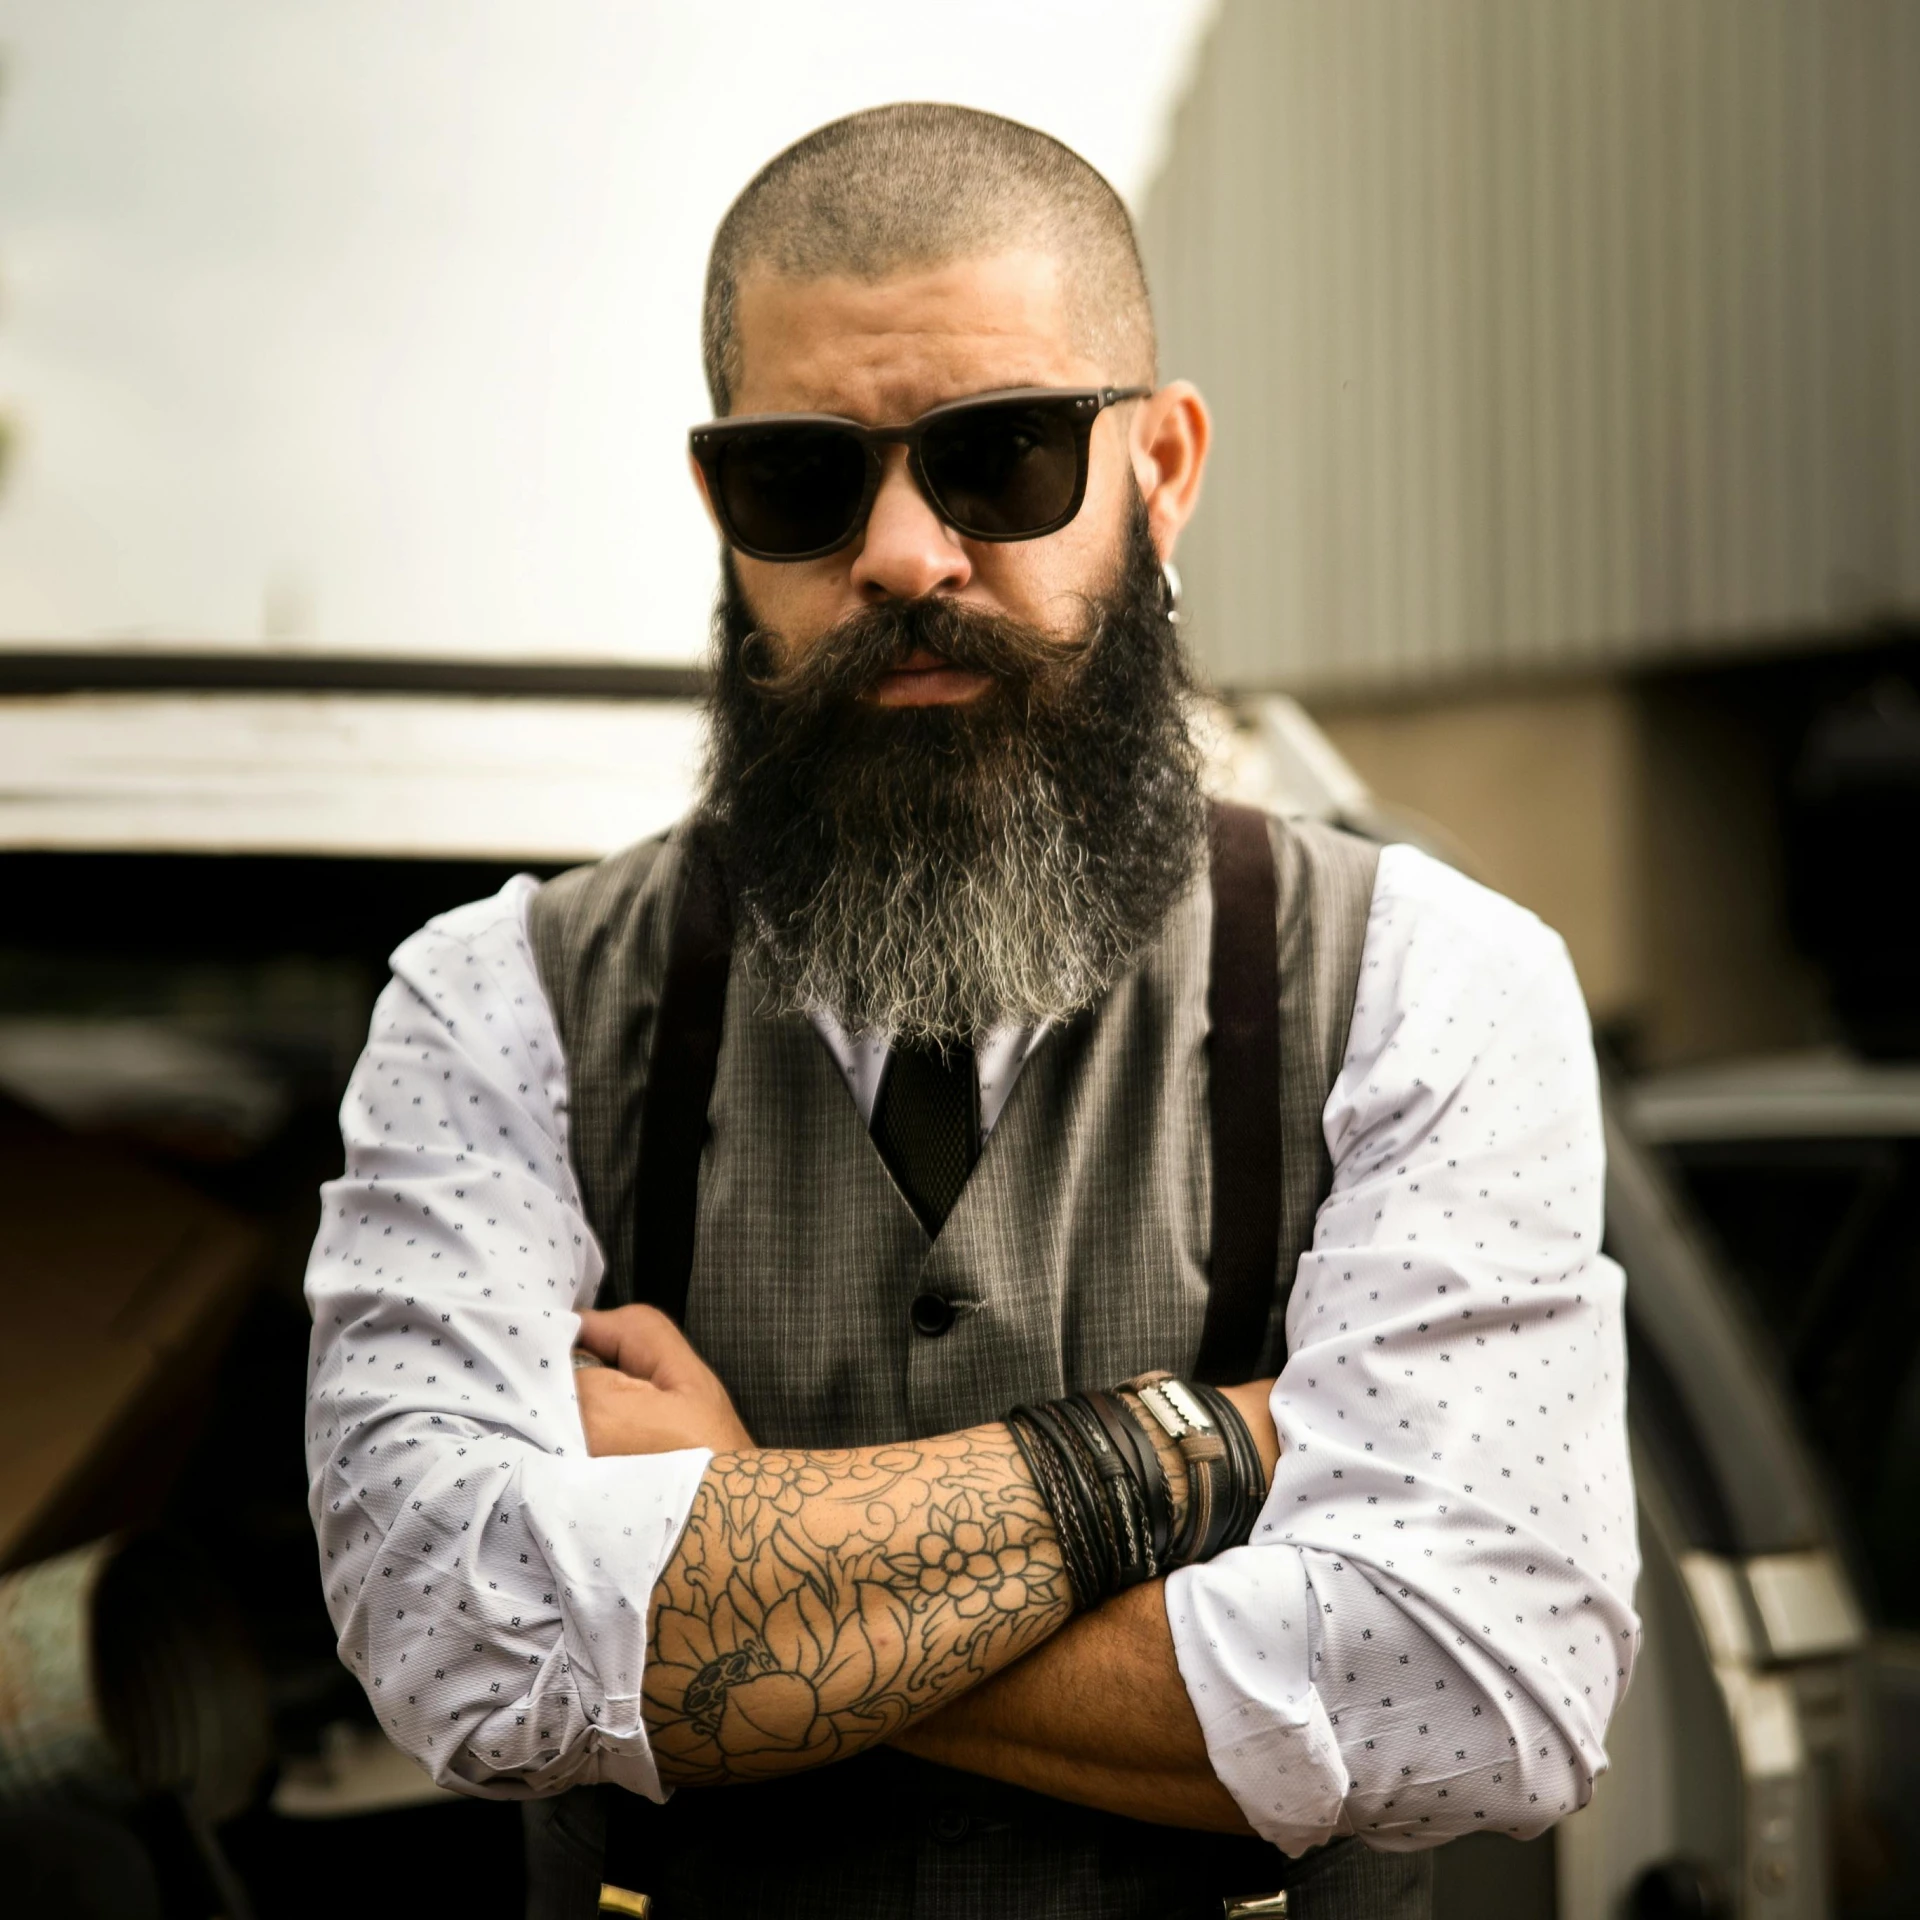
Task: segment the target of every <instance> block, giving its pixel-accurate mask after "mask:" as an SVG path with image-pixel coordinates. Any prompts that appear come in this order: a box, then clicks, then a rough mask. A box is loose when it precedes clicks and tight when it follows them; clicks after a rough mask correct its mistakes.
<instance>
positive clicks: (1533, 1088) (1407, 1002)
mask: <svg viewBox="0 0 1920 1920" xmlns="http://www.w3.org/2000/svg"><path fill="white" fill-rule="evenodd" d="M1325 1129H1326V1139H1327V1144H1328V1148H1329V1150H1330V1152H1331V1155H1332V1158H1333V1163H1334V1169H1335V1171H1334V1181H1333V1189H1332V1192H1331V1193H1330V1194H1329V1196H1328V1198H1327V1200H1326V1202H1325V1203H1324V1204H1323V1206H1322V1207H1321V1210H1320V1216H1319V1219H1318V1222H1317V1223H1316V1228H1315V1235H1314V1244H1313V1247H1312V1249H1311V1251H1309V1252H1308V1253H1307V1254H1306V1255H1305V1256H1304V1257H1303V1258H1302V1260H1301V1263H1300V1268H1299V1272H1298V1275H1297V1278H1296V1281H1295V1285H1294V1290H1293V1295H1292V1298H1291V1299H1290V1301H1289V1303H1288V1311H1287V1343H1288V1360H1287V1364H1286V1366H1285V1368H1284V1370H1283V1371H1282V1373H1281V1376H1280V1378H1279V1380H1278V1381H1277V1382H1276V1384H1275V1387H1274V1392H1273V1398H1272V1407H1273V1414H1274V1419H1275V1422H1276V1424H1277V1426H1278V1428H1279V1432H1280V1440H1281V1448H1282V1452H1281V1459H1280V1465H1279V1468H1278V1471H1277V1472H1276V1474H1275V1477H1274V1483H1273V1488H1272V1491H1271V1493H1270V1494H1269V1497H1268V1500H1267V1504H1266V1508H1265V1510H1264V1512H1263V1513H1262V1514H1261V1517H1260V1519H1259V1521H1258V1522H1257V1523H1256V1525H1255V1528H1254V1533H1253V1538H1252V1540H1251V1542H1250V1543H1249V1544H1248V1545H1247V1546H1244V1547H1241V1548H1238V1549H1236V1550H1235V1551H1233V1552H1231V1553H1227V1554H1223V1555H1222V1556H1221V1557H1220V1558H1219V1559H1217V1560H1215V1561H1213V1562H1212V1563H1211V1564H1209V1565H1207V1566H1204V1567H1196V1568H1192V1569H1188V1570H1186V1571H1183V1572H1181V1573H1178V1574H1175V1575H1174V1576H1173V1577H1172V1578H1171V1579H1170V1580H1169V1582H1168V1593H1167V1605H1168V1614H1169V1618H1170V1620H1171V1622H1172V1625H1173V1632H1174V1641H1175V1647H1176V1650H1177V1652H1178V1656H1179V1661H1180V1669H1181V1672H1182V1674H1183V1676H1184V1677H1185V1679H1186V1682H1187V1687H1188V1691H1189V1693H1190V1695H1191V1697H1192V1699H1193V1702H1194V1706H1195V1708H1196V1710H1197V1712H1198V1713H1199V1716H1200V1720H1201V1724H1202V1727H1203V1729H1204V1730H1205V1733H1206V1738H1207V1746H1208V1752H1209V1754H1210V1756H1211V1758H1212V1760H1213V1763H1214V1766H1215V1769H1216V1771H1217V1772H1218V1773H1219V1775H1220V1777H1221V1779H1222V1781H1223V1782H1224V1783H1225V1784H1226V1786H1227V1787H1228V1789H1229V1790H1230V1791H1231V1792H1232V1793H1233V1795H1234V1797H1235V1799H1236V1800H1238V1802H1239V1803H1240V1805H1241V1807H1242V1808H1243V1810H1244V1811H1245V1812H1246V1814H1247V1817H1248V1819H1249V1821H1250V1822H1251V1823H1252V1825H1253V1826H1254V1827H1255V1828H1256V1830H1257V1831H1259V1832H1260V1833H1261V1834H1263V1835H1264V1836H1265V1837H1266V1838H1268V1839H1270V1840H1272V1841H1273V1842H1274V1843H1275V1844H1276V1845H1279V1846H1282V1847H1284V1848H1286V1849H1287V1851H1289V1852H1295V1853H1297V1852H1299V1851H1300V1850H1301V1849H1303V1848H1304V1847H1307V1846H1311V1845H1313V1844H1315V1843H1317V1842H1319V1841H1321V1840H1324V1839H1327V1838H1328V1837H1330V1836H1332V1835H1334V1834H1338V1833H1358V1834H1360V1835H1362V1836H1363V1837H1365V1838H1366V1839H1367V1840H1368V1841H1370V1842H1371V1843H1372V1844H1374V1845H1377V1846H1386V1847H1418V1846H1423V1845H1431V1844H1433V1843H1434V1842H1435V1841H1437V1840H1442V1839H1446V1838H1449V1837H1451V1836H1453V1835H1455V1834H1458V1833H1463V1832H1471V1831H1475V1830H1477V1829H1479V1828H1482V1827H1489V1828H1493V1829H1495V1830H1497V1831H1500V1832H1503V1833H1509V1834H1516V1835H1522V1836H1528V1835H1532V1834H1535V1833H1538V1832H1540V1831H1541V1830H1543V1829H1544V1828H1545V1827H1547V1826H1548V1825H1550V1824H1551V1823H1552V1822H1553V1821H1554V1820H1556V1819H1558V1818H1559V1817H1560V1816H1561V1815H1562V1814H1564V1813H1569V1812H1571V1811H1573V1810H1574V1809H1575V1808H1576V1807H1579V1806H1582V1805H1584V1804H1585V1802H1586V1800H1587V1799H1588V1798H1589V1796H1590V1795H1591V1793H1592V1788H1593V1780H1594V1777H1595V1775H1596V1774H1597V1773H1598V1772H1599V1771H1600V1770H1601V1768H1602V1767H1604V1765H1605V1761H1606V1756H1605V1750H1604V1747H1603V1745H1602V1739H1603V1736H1604V1733H1605V1730H1606V1725H1607V1720H1608V1717H1609V1715H1610V1713H1611V1711H1612V1708H1613V1705H1614V1703H1615V1701H1616V1700H1617V1699H1618V1698H1619V1696H1620V1694H1621V1692H1622V1691H1623V1690H1624V1688H1625V1685H1626V1681H1627V1676H1628V1674H1629V1672H1630V1670H1631V1668H1632V1664H1633V1656H1634V1652H1635V1650H1636V1647H1637V1645H1638V1637H1639V1623H1638V1621H1637V1620H1636V1618H1635V1616H1634V1614H1633V1611H1632V1605H1631V1601H1632V1594H1633V1585H1634V1579H1635V1576H1636V1573H1637V1571H1638V1566H1639V1559H1638V1551H1637V1548H1636V1544H1635V1534H1634V1505H1633V1487H1632V1480H1631V1476H1630V1472H1629V1468H1628V1462H1627V1442H1626V1418H1625V1414H1626V1408H1625V1390H1626V1358H1625V1348H1624V1331H1623V1295H1624V1280H1623V1277H1622V1275H1621V1273H1620V1270H1619V1269H1618V1268H1617V1267H1616V1266H1615V1265H1614V1264H1613V1262H1612V1261H1610V1260H1608V1259H1606V1258H1605V1257H1604V1256H1603V1255H1602V1254H1601V1252H1600V1237H1601V1217H1602V1186H1603V1177H1604V1159H1603V1149H1602V1142H1601V1131H1600V1110H1599V1091H1598V1085H1597V1076H1596V1071H1595V1067H1594V1061H1593V1050H1592V1042H1591V1038H1590V1035H1589V1031H1588V1025H1587V1017H1586V1011H1585V1007H1584V1005H1583V1003H1582V1001H1581V998H1580V991H1579V987H1578V984H1577V982H1576V981H1575V979H1574V975H1573V969H1572V966H1571V964H1570V963H1569V961H1568V959H1567V957H1566V952H1565V949H1564V947H1563V946H1562V944H1561V942H1560V941H1559V939H1558V938H1557V936H1555V935H1553V934H1552V933H1550V932H1548V930H1547V929H1546V928H1545V927H1543V926H1542V925H1541V924H1540V922H1539V921H1537V920H1536V919H1534V917H1533V916H1532V915H1531V914H1528V913H1526V912H1525V911H1523V910H1522V909H1521V908H1519V907H1516V906H1514V905H1513V904H1512V903H1511V902H1510V901H1507V900H1503V899H1501V898H1500V897H1499V896H1498V895H1496V894H1493V893H1490V892H1488V891H1487V890H1486V889H1485V888H1482V887H1478V886H1475V885H1474V884H1473V883H1472V882H1470V881H1468V880H1465V879H1463V878H1462V877H1461V876H1460V875H1458V874H1456V873H1454V872H1452V871H1451V870H1450V869H1447V868H1445V867H1442V866H1440V865H1438V864H1437V863H1436V862H1434V861H1432V860H1429V859H1427V858H1425V857H1424V856H1422V855H1420V854H1418V853H1416V852H1414V851H1412V850H1411V849H1409V848H1405V847H1392V848H1389V849H1387V850H1386V852H1385V853H1384V854H1383V856H1382V858H1381V862H1380V873H1379V878H1378V881H1377V884H1376V887H1375V892H1374V899H1373V904H1372V910H1371V913H1370V916H1369V920H1368V928H1367V938H1366V944H1365V947H1364V950H1363V954H1362V961H1361V972H1360V988H1359V992H1358V995H1357V998H1356V1001H1355V1006H1354V1017H1353V1025H1352V1029H1351V1032H1350V1035H1349V1040H1348V1050H1347V1056H1346V1060H1345V1063H1344V1065H1343V1068H1342V1071H1341V1073H1340V1076H1339V1078H1338V1080H1337V1081H1336V1082H1335V1085H1334V1089H1333V1093H1332V1096H1331V1098H1330V1099H1329V1101H1328V1103H1327V1108H1326V1113H1325Z"/></svg>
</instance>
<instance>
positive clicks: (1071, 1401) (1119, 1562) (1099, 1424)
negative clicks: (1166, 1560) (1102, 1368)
mask: <svg viewBox="0 0 1920 1920" xmlns="http://www.w3.org/2000/svg"><path fill="white" fill-rule="evenodd" d="M1054 1405H1055V1407H1056V1408H1057V1409H1058V1411H1059V1414H1060V1417H1061V1418H1062V1419H1063V1420H1065V1421H1066V1422H1067V1424H1068V1425H1069V1426H1070V1427H1072V1429H1073V1430H1074V1435H1075V1437H1076V1438H1077V1439H1078V1440H1079V1442H1080V1444H1081V1445H1082V1446H1083V1447H1084V1448H1085V1449H1086V1451H1087V1453H1088V1455H1089V1456H1090V1457H1091V1459H1092V1462H1093V1469H1094V1472H1095V1474H1096V1475H1097V1476H1098V1485H1099V1487H1100V1491H1101V1492H1102V1493H1103V1494H1105V1495H1106V1500H1107V1512H1108V1515H1109V1518H1110V1520H1111V1523H1112V1524H1111V1528H1110V1531H1109V1536H1108V1537H1109V1541H1110V1544H1111V1546H1112V1549H1113V1553H1112V1562H1113V1588H1112V1591H1113V1592H1115V1593H1118V1592H1120V1591H1121V1589H1122V1588H1124V1587H1137V1586H1138V1585H1139V1584H1140V1583H1141V1581H1143V1580H1151V1579H1152V1578H1153V1573H1154V1553H1153V1526H1152V1522H1151V1520H1150V1519H1149V1517H1148V1514H1147V1503H1146V1496H1145V1493H1144V1490H1143V1489H1142V1488H1141V1486H1140V1484H1139V1480H1138V1478H1137V1476H1136V1472H1135V1468H1134V1463H1133V1456H1132V1454H1131V1453H1130V1452H1128V1453H1123V1452H1122V1451H1121V1450H1120V1448H1118V1447H1117V1446H1115V1445H1114V1442H1113V1436H1112V1435H1111V1434H1109V1433H1108V1432H1107V1429H1106V1425H1105V1423H1104V1422H1103V1421H1102V1420H1101V1418H1100V1416H1099V1414H1098V1412H1097V1411H1096V1410H1095V1409H1094V1406H1093V1404H1092V1402H1091V1400H1090V1399H1089V1398H1088V1396H1087V1395H1085V1394H1080V1393H1075V1394H1069V1395H1068V1396H1067V1397H1066V1398H1065V1399H1064V1400H1058V1401H1055V1402H1054Z"/></svg>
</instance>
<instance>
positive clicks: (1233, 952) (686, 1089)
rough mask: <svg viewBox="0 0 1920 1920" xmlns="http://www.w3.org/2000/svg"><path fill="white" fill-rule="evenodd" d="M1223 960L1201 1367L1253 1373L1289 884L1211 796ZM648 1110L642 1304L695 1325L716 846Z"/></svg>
mask: <svg viewBox="0 0 1920 1920" xmlns="http://www.w3.org/2000/svg"><path fill="white" fill-rule="evenodd" d="M1210 840H1211V856H1212V882H1213V952H1212V958H1211V961H1210V965H1209V976H1208V982H1207V1012H1208V1017H1209V1024H1210V1037H1209V1041H1208V1049H1209V1067H1208V1084H1209V1095H1208V1100H1209V1117H1210V1120H1211V1130H1212V1135H1213V1258H1212V1262H1211V1271H1210V1278H1209V1283H1208V1290H1207V1312H1206V1320H1205V1323H1204V1328H1203V1331H1202V1333H1201V1338H1200V1357H1199V1361H1198V1363H1197V1365H1196V1367H1195V1369H1194V1371H1195V1374H1196V1375H1197V1377H1198V1378H1199V1379H1201V1380H1204V1381H1207V1382H1210V1383H1213V1384H1226V1383H1230V1382H1232V1381H1236V1380H1244V1379H1246V1378H1247V1377H1248V1376H1249V1375H1250V1374H1251V1373H1252V1371H1253V1369H1254V1368H1255V1367H1256V1366H1257V1365H1258V1364H1259V1360H1260V1355H1261V1352H1262V1349H1263V1348H1264V1346H1265V1344H1266V1334H1267V1314H1268V1309H1269V1306H1270V1304H1271V1302H1272V1299H1273V1289H1274V1282H1275V1277H1276V1269H1277V1267H1278V1265H1279V1257H1280V1191H1281V1182H1280V1164H1281V1141H1280V1018H1279V948H1278V938H1277V933H1276V912H1277V892H1278V890H1277V887H1276V883H1275V879H1274V867H1273V848H1272V844H1271V842H1270V841H1269V839H1268V837H1267V820H1266V815H1265V814H1263V813H1261V812H1260V811H1258V810H1257V809H1256V808H1253V807H1239V806H1228V805H1225V804H1221V803H1215V805H1214V806H1213V807H1212V808H1211V823H1210ZM687 861H688V872H687V882H686V891H685V892H684V894H683V895H682V896H681V901H680V908H679V911H678V913H677V915H676V916H675V919H674V924H673V934H672V938H671V941H670V944H669V946H668V950H667V970H666V976H665V978H664V980H663V982H662V984H661V992H660V1007H659V1013H658V1016H657V1019H656V1023H655V1026H654V1034H653V1051H652V1054H651V1056H650V1060H649V1064H648V1069H647V1088H646V1098H645V1102H644V1104H643V1106H642V1109H641V1124H640V1165H639V1170H638V1174H637V1176H636V1179H635V1182H634V1195H633V1222H634V1232H633V1298H634V1299H636V1300H640V1301H645V1302H647V1303H648V1304H649V1305H652V1306H656V1307H658V1308H660V1309H661V1311H662V1312H664V1313H667V1314H670V1315H671V1316H672V1317H673V1318H674V1319H675V1320H676V1321H679V1320H684V1319H685V1317H686V1307H687V1282H688V1278H689V1276H690V1275H691V1273H692V1271H693V1237H694V1219H695V1212H696V1206H697V1201H698V1198H699V1189H700V1155H701V1152H702V1149H703V1148H704V1147H705V1144H706V1136H707V1126H706V1116H707V1107H708V1104H709V1102H710V1101H711V1100H712V1098H713V1081H714V1073H715V1070H716V1068H717V1066H718V1064H719V1059H720V1033H721V1025H722V1021H723V1018H724V1015H725V1012H726V1004H727V973H728V969H729V965H730V961H731V953H732V942H733V917H732V913H731V911H730V909H729V906H728V902H727V894H726V887H725V884H724V882H723V881H722V879H721V876H720V872H719V868H718V866H717V864H716V863H715V861H714V859H713V857H712V855H711V853H710V852H709V850H708V849H707V847H706V846H705V844H704V843H703V842H702V841H701V840H699V839H698V838H697V837H696V838H694V839H693V840H692V842H691V844H690V845H689V847H688V850H687Z"/></svg>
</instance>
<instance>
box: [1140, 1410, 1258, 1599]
mask: <svg viewBox="0 0 1920 1920" xmlns="http://www.w3.org/2000/svg"><path fill="white" fill-rule="evenodd" d="M1127 1386H1128V1388H1129V1389H1130V1390H1131V1392H1132V1393H1133V1394H1134V1395H1135V1397H1136V1398H1137V1399H1138V1400H1139V1402H1140V1404H1141V1405H1142V1406H1143V1407H1144V1408H1145V1409H1146V1411H1147V1413H1148V1414H1149V1415H1150V1416H1151V1417H1152V1419H1153V1420H1154V1422H1155V1423H1156V1424H1157V1425H1158V1426H1159V1427H1160V1429H1161V1430H1162V1431H1163V1432H1164V1433H1166V1434H1167V1435H1168V1437H1169V1438H1171V1439H1172V1440H1173V1442H1174V1444H1175V1445H1176V1446H1178V1447H1179V1449H1180V1453H1181V1457H1182V1458H1183V1459H1184V1460H1185V1461H1186V1463H1187V1512H1186V1523H1185V1525H1184V1526H1182V1528H1181V1529H1180V1537H1179V1538H1178V1540H1176V1541H1175V1542H1174V1549H1173V1558H1174V1563H1175V1564H1176V1565H1178V1566H1192V1565H1194V1564H1195V1563H1196V1562H1199V1561H1202V1560H1210V1559H1212V1558H1213V1556H1214V1555H1215V1554H1216V1553H1218V1552H1220V1551H1221V1549H1222V1548H1223V1547H1227V1546H1237V1545H1239V1544H1240V1543H1241V1542H1242V1541H1244V1540H1245V1539H1246V1537H1247V1534H1248V1533H1249V1532H1251V1530H1252V1527H1253V1521H1254V1518H1255V1516H1256V1515H1257V1514H1258V1513H1259V1510H1260V1507H1261V1505H1262V1504H1263V1502H1264V1500H1265V1493H1266V1489H1265V1485H1264V1476H1263V1475H1262V1474H1261V1472H1260V1464H1259V1462H1260V1456H1259V1452H1258V1450H1257V1449H1256V1448H1255V1446H1254V1444H1253V1435H1252V1433H1251V1432H1250V1431H1249V1430H1248V1428H1247V1423H1246V1422H1245V1420H1243V1419H1242V1418H1241V1416H1240V1411H1239V1409H1238V1408H1237V1407H1235V1406H1234V1404H1233V1403H1232V1401H1230V1400H1228V1399H1227V1398H1226V1397H1225V1396H1224V1395H1222V1394H1220V1393H1218V1392H1216V1391H1215V1390H1214V1389H1213V1388H1211V1387H1198V1388H1196V1387H1195V1386H1193V1385H1192V1384H1190V1383H1189V1382H1186V1381H1183V1380H1177V1379H1175V1378H1174V1377H1173V1376H1172V1375H1171V1374H1167V1373H1145V1374H1141V1375H1140V1376H1139V1377H1138V1378H1137V1379H1133V1380H1129V1381H1128V1382H1127Z"/></svg>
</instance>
